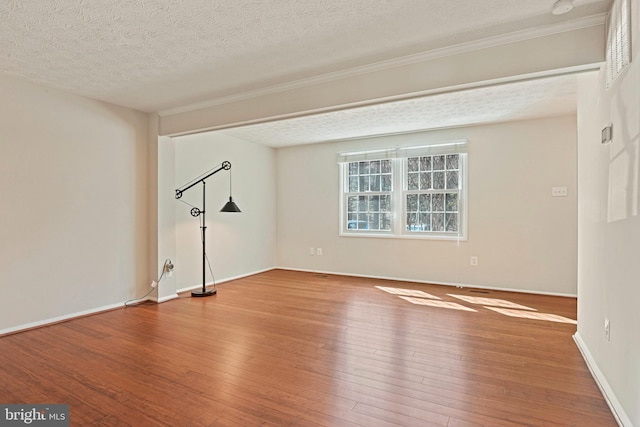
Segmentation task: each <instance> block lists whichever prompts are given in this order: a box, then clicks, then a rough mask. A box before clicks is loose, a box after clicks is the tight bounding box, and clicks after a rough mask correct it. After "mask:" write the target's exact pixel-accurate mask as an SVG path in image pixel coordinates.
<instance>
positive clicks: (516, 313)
mask: <svg viewBox="0 0 640 427" xmlns="http://www.w3.org/2000/svg"><path fill="white" fill-rule="evenodd" d="M485 308H486V309H487V310H493V311H495V312H497V313H500V314H504V315H505V316H509V317H520V318H522V319H533V320H546V321H549V322H558V323H570V324H572V325H577V324H578V322H577V321H575V320H573V319H569V318H568V317H563V316H558V315H557V314H549V313H534V312H531V311H522V310H511V309H508V308H498V307H485Z"/></svg>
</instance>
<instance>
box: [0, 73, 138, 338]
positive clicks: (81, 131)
mask: <svg viewBox="0 0 640 427" xmlns="http://www.w3.org/2000/svg"><path fill="white" fill-rule="evenodd" d="M0 129H2V140H1V142H0V144H1V146H2V155H1V156H0V183H1V184H0V191H1V194H0V200H1V201H2V210H1V212H2V214H1V215H2V220H1V221H0V277H1V278H0V293H1V295H2V297H0V332H8V331H10V330H14V329H17V328H19V327H22V326H28V325H32V324H38V323H40V322H44V321H47V320H50V319H56V318H60V317H65V316H69V315H71V314H74V313H81V312H86V311H91V310H95V309H99V308H101V307H106V306H110V305H113V304H120V303H122V302H123V301H125V300H127V299H129V298H134V297H136V296H139V295H140V294H141V293H143V292H145V291H146V289H145V282H146V281H147V280H148V270H147V257H148V229H147V225H146V218H147V215H148V203H147V195H146V188H147V116H146V115H145V114H142V113H138V112H134V111H131V110H128V109H125V108H121V107H116V106H113V105H109V104H105V103H101V102H97V101H92V100H89V99H86V98H81V97H78V96H74V95H70V94H65V93H62V92H58V91H55V90H51V89H45V88H42V87H39V86H35V85H32V84H29V83H25V82H22V81H20V80H15V79H11V78H6V77H0Z"/></svg>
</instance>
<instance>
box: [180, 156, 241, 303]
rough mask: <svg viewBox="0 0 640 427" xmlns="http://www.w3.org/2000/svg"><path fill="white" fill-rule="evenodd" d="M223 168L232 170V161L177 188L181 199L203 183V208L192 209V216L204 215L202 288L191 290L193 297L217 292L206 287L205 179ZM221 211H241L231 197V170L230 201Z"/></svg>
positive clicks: (201, 231)
mask: <svg viewBox="0 0 640 427" xmlns="http://www.w3.org/2000/svg"><path fill="white" fill-rule="evenodd" d="M221 170H227V171H228V170H231V163H230V162H227V161H224V162H222V163H221V164H219V165H217V166H215V167H214V168H213V169H211V170H209V171H208V172H205V173H204V174H202V175H200V176H199V177H197V178H195V179H194V180H192V181H190V182H188V183H187V184H185V185H183V186H182V187H180V188H178V189H177V190H176V199H179V198H181V197H182V193H184V192H185V191H187V190H188V189H190V188H191V187H193V186H194V185H197V184H200V183H202V209H199V208H197V207H193V208H192V209H191V216H194V217H198V216H200V215H202V222H201V224H200V234H201V236H202V290H199V291H193V292H191V296H193V297H208V296H211V295H215V294H216V290H215V289H209V290H207V287H206V271H207V270H206V265H207V245H206V243H205V242H206V240H205V234H206V233H205V231H206V230H207V223H206V221H205V206H206V199H207V191H206V189H207V183H206V182H205V180H206V179H207V178H209V177H210V176H211V175H215V174H217V173H218V172H220V171H221ZM203 175H204V176H203ZM220 212H241V211H240V208H238V205H236V204H235V203H234V202H233V197H231V172H229V201H228V202H227V203H226V204H225V205H224V206H223V207H222V209H220Z"/></svg>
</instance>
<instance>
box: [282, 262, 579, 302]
mask: <svg viewBox="0 0 640 427" xmlns="http://www.w3.org/2000/svg"><path fill="white" fill-rule="evenodd" d="M274 269H278V270H289V271H301V272H306V273H317V274H335V275H338V276H351V277H363V278H366V279H382V280H393V281H395V282H411V283H424V284H429V285H442V286H452V287H456V288H474V289H487V290H491V291H505V292H518V293H522V294H535V295H549V296H554V297H569V298H576V297H577V295H576V294H564V293H560V292H545V291H535V290H528V289H513V288H500V287H495V286H494V287H491V286H480V285H473V284H469V283H453V282H439V281H437V280H417V279H406V278H402V277H388V276H372V275H367V274H353V273H341V272H336V271H321V270H306V269H302V268H290V267H275V268H273V269H272V270H274Z"/></svg>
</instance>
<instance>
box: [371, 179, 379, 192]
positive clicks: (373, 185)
mask: <svg viewBox="0 0 640 427" xmlns="http://www.w3.org/2000/svg"><path fill="white" fill-rule="evenodd" d="M369 184H370V185H371V191H380V175H372V176H371V177H370V178H369Z"/></svg>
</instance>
